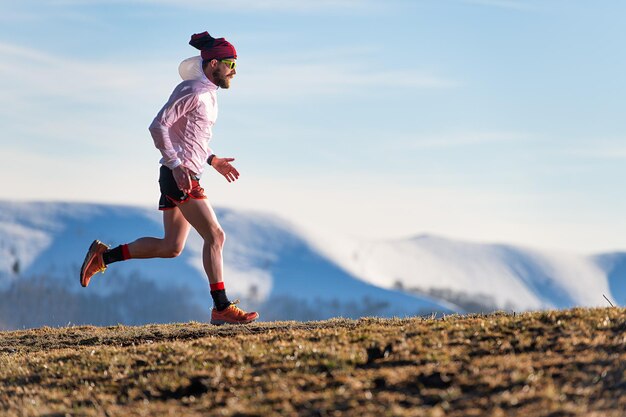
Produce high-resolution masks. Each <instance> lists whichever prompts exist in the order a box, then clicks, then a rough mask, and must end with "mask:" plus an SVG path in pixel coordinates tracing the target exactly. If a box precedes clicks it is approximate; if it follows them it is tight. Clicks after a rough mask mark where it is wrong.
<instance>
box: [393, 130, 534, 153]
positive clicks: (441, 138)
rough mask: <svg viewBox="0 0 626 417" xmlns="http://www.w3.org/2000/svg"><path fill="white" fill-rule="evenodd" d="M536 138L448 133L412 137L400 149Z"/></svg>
mask: <svg viewBox="0 0 626 417" xmlns="http://www.w3.org/2000/svg"><path fill="white" fill-rule="evenodd" d="M537 138H538V136H536V135H532V134H528V133H523V132H507V131H492V132H465V133H448V134H441V135H435V136H412V137H410V138H406V139H405V140H403V141H402V143H403V145H401V147H403V148H410V149H442V148H454V147H463V146H473V145H483V144H493V143H513V142H527V141H530V140H535V139H537Z"/></svg>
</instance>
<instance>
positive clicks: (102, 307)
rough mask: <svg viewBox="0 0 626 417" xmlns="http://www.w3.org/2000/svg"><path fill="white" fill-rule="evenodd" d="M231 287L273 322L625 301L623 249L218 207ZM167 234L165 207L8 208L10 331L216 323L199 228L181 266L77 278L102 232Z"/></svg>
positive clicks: (115, 238)
mask: <svg viewBox="0 0 626 417" xmlns="http://www.w3.org/2000/svg"><path fill="white" fill-rule="evenodd" d="M217 211H218V217H219V219H220V222H221V224H222V227H223V228H224V230H225V231H226V234H227V241H226V246H225V251H224V259H225V277H226V285H227V291H228V293H229V294H230V296H231V298H237V297H238V298H241V299H242V306H243V307H244V308H255V309H257V310H258V311H259V312H260V313H261V317H262V318H263V319H265V320H276V319H280V320H305V319H324V318H329V317H334V316H344V317H361V316H368V315H377V316H386V317H390V316H406V315H415V314H431V313H434V312H467V311H491V310H493V309H502V308H505V309H515V310H517V311H519V310H528V309H540V308H565V307H572V306H595V305H606V304H607V303H606V300H604V298H603V295H606V296H607V297H609V299H611V300H612V301H613V303H616V302H617V303H624V302H626V284H625V282H626V254H621V253H615V254H606V255H597V256H580V255H573V254H567V253H548V252H541V251H536V250H532V249H527V248H518V247H513V246H506V245H487V244H476V243H467V242H459V241H453V240H448V239H443V238H440V237H435V236H420V237H417V238H413V239H405V240H396V241H373V242H372V241H369V242H364V241H358V240H350V239H347V238H345V237H338V236H333V235H331V234H329V233H324V232H321V231H319V230H314V231H305V230H303V229H302V228H297V227H294V226H293V225H291V224H289V223H287V222H285V221H282V220H280V219H278V218H276V217H274V216H271V215H267V214H259V213H251V212H241V211H234V210H224V209H222V210H219V209H218V210H217ZM161 235H162V226H161V214H160V212H158V211H156V210H154V209H147V208H140V207H128V206H114V205H97V204H76V203H71V204H70V203H50V202H48V203H14V202H0V328H3V327H4V328H12V327H19V326H37V325H44V324H49V325H59V324H67V323H68V322H71V323H76V324H78V323H92V324H113V323H117V322H121V323H126V324H138V323H146V322H168V321H186V320H199V321H205V320H206V319H207V317H208V310H209V308H210V304H211V301H210V300H211V299H210V294H209V289H208V283H207V280H206V277H205V275H204V272H203V270H202V263H201V257H200V253H201V249H202V241H201V239H200V238H199V236H198V235H197V234H196V233H195V232H193V231H192V233H191V234H190V237H189V240H188V242H187V246H186V248H185V250H184V252H183V254H182V255H181V256H179V257H178V258H175V259H151V260H132V261H128V262H120V263H116V264H114V265H111V266H110V267H109V269H108V270H107V271H106V273H105V274H103V275H97V276H96V277H94V279H93V280H92V283H91V284H90V285H89V287H88V288H87V289H83V288H82V287H80V285H79V283H78V270H79V268H80V264H81V262H82V258H83V256H84V253H85V251H86V249H87V247H88V246H89V244H90V243H91V241H92V240H93V239H95V238H97V239H100V240H102V241H103V242H105V243H108V244H110V245H112V246H113V245H118V244H120V243H126V242H129V241H132V240H134V239H136V238H138V237H141V236H156V237H160V236H161Z"/></svg>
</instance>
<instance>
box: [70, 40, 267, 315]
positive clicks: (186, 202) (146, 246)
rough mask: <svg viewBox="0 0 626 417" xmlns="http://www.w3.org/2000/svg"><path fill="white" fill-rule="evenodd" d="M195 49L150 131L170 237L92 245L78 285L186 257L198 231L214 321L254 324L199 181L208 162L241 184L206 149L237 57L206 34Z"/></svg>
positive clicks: (227, 165)
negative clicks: (232, 295) (144, 263)
mask: <svg viewBox="0 0 626 417" xmlns="http://www.w3.org/2000/svg"><path fill="white" fill-rule="evenodd" d="M189 44H190V45H192V46H193V47H195V48H197V49H199V50H200V56H196V57H192V58H189V59H186V60H185V61H183V62H182V63H181V65H180V67H179V72H180V74H181V77H182V78H183V80H184V81H183V82H182V83H180V84H178V86H176V88H175V89H174V92H173V93H172V95H171V96H170V98H169V100H168V101H167V103H166V104H165V106H163V108H162V109H161V111H159V113H158V114H157V116H156V117H155V119H154V121H153V122H152V124H151V125H150V128H149V129H150V133H151V135H152V138H153V140H154V144H155V146H156V147H157V148H158V149H159V151H161V155H162V156H163V157H162V158H161V160H160V162H159V163H160V164H161V168H160V176H159V186H160V189H161V198H160V200H159V210H162V211H163V228H164V232H165V233H164V237H163V238H162V239H158V238H154V237H142V238H139V239H137V240H135V241H134V242H131V243H128V244H124V245H120V246H118V247H116V248H113V249H110V248H109V247H108V246H107V245H105V244H104V243H102V242H100V241H99V240H94V242H93V243H92V244H91V246H90V247H89V251H88V252H87V255H86V257H85V261H84V262H83V265H82V268H81V271H80V284H81V285H82V286H83V287H86V286H87V285H89V280H90V279H91V278H92V277H93V276H94V275H95V274H96V273H98V272H104V270H105V269H106V268H107V265H109V264H111V263H113V262H119V261H125V260H128V259H148V258H173V257H176V256H178V255H180V253H181V252H182V250H183V248H184V246H185V242H186V241H187V236H188V235H189V230H190V228H191V227H193V228H194V229H196V230H197V231H198V233H199V234H200V236H201V237H202V239H203V240H204V246H203V250H202V261H203V265H204V270H205V272H206V274H207V277H208V279H209V283H210V287H211V297H212V298H213V309H212V310H211V323H212V324H216V325H220V324H224V323H234V324H243V323H250V322H252V321H254V320H256V319H257V318H258V317H259V315H258V313H256V312H250V313H246V312H245V311H243V310H242V309H240V308H238V307H237V306H236V305H235V303H233V302H231V301H230V300H229V299H228V297H227V296H226V290H225V287H224V280H223V260H222V248H223V246H224V240H225V234H224V231H223V230H222V227H221V226H220V224H219V222H218V220H217V217H216V215H215V212H214V211H213V208H212V207H211V204H210V203H209V200H208V199H207V197H206V195H205V194H204V189H203V188H202V187H200V183H199V180H200V176H201V174H202V172H203V171H204V166H205V163H208V164H209V165H210V166H212V167H213V168H214V169H215V170H216V171H217V172H219V173H220V174H222V175H223V176H224V177H225V178H226V180H227V181H228V182H233V181H236V180H237V179H238V178H239V172H237V170H236V169H235V167H233V165H232V164H231V162H232V161H234V158H220V157H218V156H217V155H215V154H214V153H213V152H212V151H211V149H210V148H209V146H208V143H209V141H210V140H211V136H212V127H213V125H214V124H215V121H216V119H217V90H218V88H220V87H221V88H224V89H226V88H229V87H230V82H231V80H232V78H233V77H234V76H235V74H236V73H237V72H236V70H235V66H236V60H237V52H236V51H235V47H234V46H233V45H232V44H230V43H229V42H228V41H226V40H225V39H224V38H218V39H215V38H213V37H211V35H209V33H208V32H204V33H199V34H194V35H193V36H192V37H191V40H190V41H189Z"/></svg>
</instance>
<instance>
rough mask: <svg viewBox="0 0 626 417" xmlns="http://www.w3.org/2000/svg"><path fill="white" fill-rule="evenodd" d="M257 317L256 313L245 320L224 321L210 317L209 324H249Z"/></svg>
mask: <svg viewBox="0 0 626 417" xmlns="http://www.w3.org/2000/svg"><path fill="white" fill-rule="evenodd" d="M258 318H259V316H258V315H257V316H256V317H255V318H253V319H250V320H246V321H226V320H215V319H211V324H213V325H215V326H221V325H223V324H249V323H252V322H253V321H255V320H256V319H258Z"/></svg>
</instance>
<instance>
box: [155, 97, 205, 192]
mask: <svg viewBox="0 0 626 417" xmlns="http://www.w3.org/2000/svg"><path fill="white" fill-rule="evenodd" d="M197 105H198V96H197V95H195V94H189V95H186V96H183V97H181V98H179V99H178V100H175V101H174V102H172V103H170V102H168V103H167V104H166V105H165V106H163V108H162V109H161V111H159V113H158V114H157V115H156V117H155V118H154V120H153V121H152V123H151V124H150V127H149V128H148V129H149V130H150V134H151V135H152V140H153V141H154V146H155V147H156V148H157V149H158V150H159V151H160V152H161V155H162V156H163V160H162V161H163V162H162V163H163V165H165V166H166V167H168V168H169V169H171V170H172V173H173V175H174V180H175V181H176V184H177V185H178V188H180V189H181V190H182V191H184V192H186V193H188V192H189V191H191V178H189V173H188V172H187V169H186V168H185V167H183V166H182V161H181V160H180V159H179V158H178V155H177V153H176V150H175V149H174V146H173V144H172V140H171V139H170V134H169V128H170V127H172V125H173V124H174V123H176V121H177V120H178V119H180V118H181V117H183V116H184V115H185V114H186V113H188V112H189V111H191V110H192V109H194V108H195V107H196V106H197Z"/></svg>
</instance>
